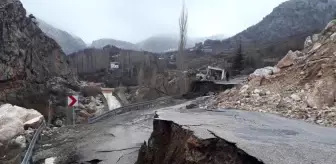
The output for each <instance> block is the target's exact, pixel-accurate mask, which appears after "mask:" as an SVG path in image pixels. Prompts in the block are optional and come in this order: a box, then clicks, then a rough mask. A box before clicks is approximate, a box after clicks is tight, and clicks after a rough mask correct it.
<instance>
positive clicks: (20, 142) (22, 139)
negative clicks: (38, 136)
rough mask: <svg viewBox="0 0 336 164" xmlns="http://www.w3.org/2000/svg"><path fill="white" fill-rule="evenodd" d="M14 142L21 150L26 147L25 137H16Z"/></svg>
mask: <svg viewBox="0 0 336 164" xmlns="http://www.w3.org/2000/svg"><path fill="white" fill-rule="evenodd" d="M14 142H15V143H17V144H18V145H20V147H21V148H22V149H24V148H26V146H27V145H26V137H24V136H18V137H16V138H15V140H14Z"/></svg>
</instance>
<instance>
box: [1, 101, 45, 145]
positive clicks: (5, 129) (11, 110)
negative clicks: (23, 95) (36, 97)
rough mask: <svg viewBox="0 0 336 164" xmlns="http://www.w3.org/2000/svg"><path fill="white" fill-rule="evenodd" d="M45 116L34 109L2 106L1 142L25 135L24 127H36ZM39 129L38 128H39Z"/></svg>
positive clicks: (8, 105) (9, 105)
mask: <svg viewBox="0 0 336 164" xmlns="http://www.w3.org/2000/svg"><path fill="white" fill-rule="evenodd" d="M41 120H43V116H42V115H41V114H40V113H39V112H37V111H36V110H34V109H25V108H22V107H18V106H14V105H11V104H4V105H1V106H0V142H2V141H7V140H9V139H12V138H13V137H15V136H17V135H19V134H23V133H24V126H25V124H26V126H27V127H36V126H37V122H40V121H41ZM37 127H38V126H37Z"/></svg>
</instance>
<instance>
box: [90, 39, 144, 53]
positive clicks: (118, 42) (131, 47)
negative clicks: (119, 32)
mask: <svg viewBox="0 0 336 164" xmlns="http://www.w3.org/2000/svg"><path fill="white" fill-rule="evenodd" d="M107 45H112V46H116V47H118V48H121V49H128V50H137V49H138V47H137V46H136V45H135V44H133V43H130V42H126V41H121V40H115V39H109V38H104V39H98V40H95V41H93V42H92V44H91V47H94V48H103V47H105V46H107Z"/></svg>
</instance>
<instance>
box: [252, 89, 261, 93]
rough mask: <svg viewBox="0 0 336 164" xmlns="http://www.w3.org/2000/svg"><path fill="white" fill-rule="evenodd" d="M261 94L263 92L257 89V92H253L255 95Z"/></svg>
mask: <svg viewBox="0 0 336 164" xmlns="http://www.w3.org/2000/svg"><path fill="white" fill-rule="evenodd" d="M260 92H261V90H259V89H255V90H254V91H253V93H254V94H259V93H260Z"/></svg>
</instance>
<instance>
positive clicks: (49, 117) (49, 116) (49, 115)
mask: <svg viewBox="0 0 336 164" xmlns="http://www.w3.org/2000/svg"><path fill="white" fill-rule="evenodd" d="M50 106H51V100H49V109H48V125H49V126H50V124H51V109H50Z"/></svg>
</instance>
